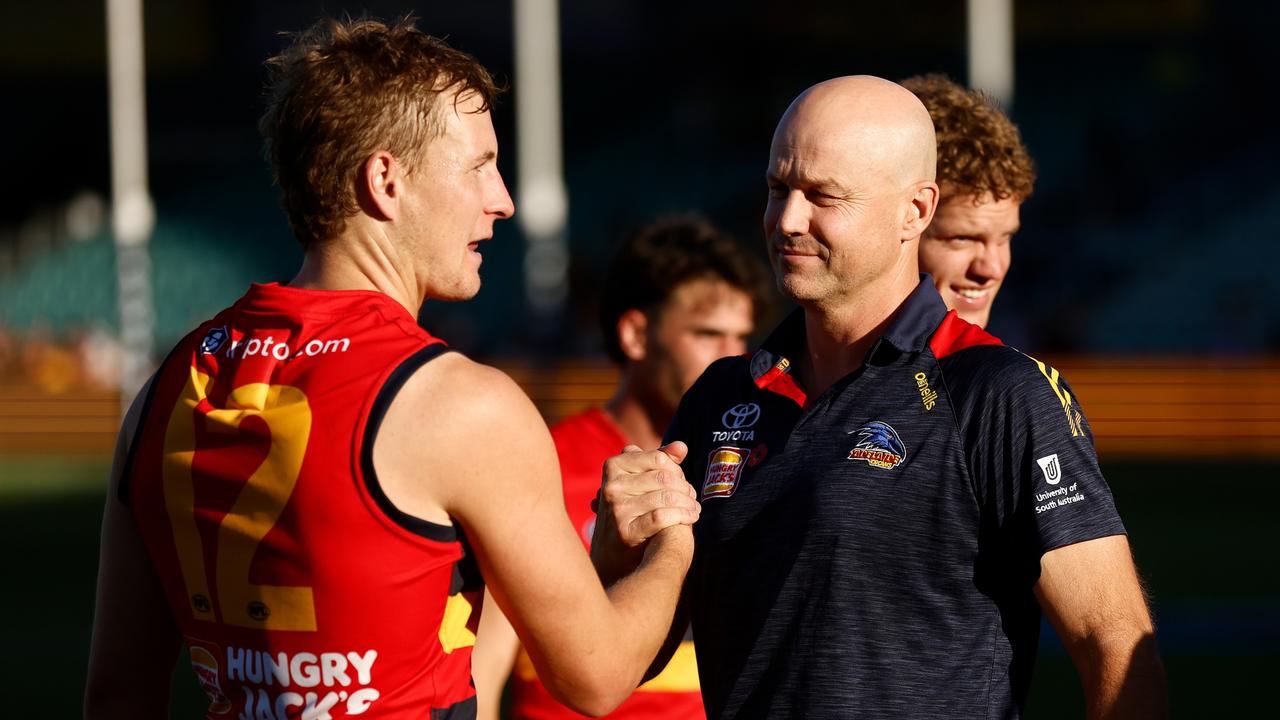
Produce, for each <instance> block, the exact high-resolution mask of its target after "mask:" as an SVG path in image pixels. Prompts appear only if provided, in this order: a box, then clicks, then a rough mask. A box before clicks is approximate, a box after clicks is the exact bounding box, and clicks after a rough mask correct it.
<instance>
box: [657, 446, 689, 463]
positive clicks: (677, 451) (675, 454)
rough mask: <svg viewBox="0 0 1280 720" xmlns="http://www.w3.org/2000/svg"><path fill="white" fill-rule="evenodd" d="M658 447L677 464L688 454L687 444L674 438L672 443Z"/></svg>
mask: <svg viewBox="0 0 1280 720" xmlns="http://www.w3.org/2000/svg"><path fill="white" fill-rule="evenodd" d="M658 449H659V450H661V451H662V452H664V453H666V454H667V457H669V458H671V459H672V460H673V461H675V463H676V464H677V465H679V464H680V463H682V462H684V458H685V456H686V455H688V454H689V446H688V445H685V444H684V443H682V442H680V441H679V440H676V441H675V442H673V443H668V444H666V445H663V446H662V447H660V448H658Z"/></svg>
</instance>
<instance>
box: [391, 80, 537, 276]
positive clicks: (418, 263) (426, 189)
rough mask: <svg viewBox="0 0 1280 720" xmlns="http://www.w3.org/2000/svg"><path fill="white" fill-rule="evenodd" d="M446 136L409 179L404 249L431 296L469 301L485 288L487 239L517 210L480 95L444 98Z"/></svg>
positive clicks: (431, 146) (434, 144)
mask: <svg viewBox="0 0 1280 720" xmlns="http://www.w3.org/2000/svg"><path fill="white" fill-rule="evenodd" d="M438 102H439V103H440V114H441V117H440V120H441V126H442V128H443V132H442V134H441V135H440V136H439V137H437V138H435V139H434V140H432V141H431V143H430V144H429V145H428V146H427V148H426V150H425V152H424V153H423V155H422V157H421V158H420V159H419V160H418V162H417V163H416V167H415V169H414V171H413V172H411V173H409V174H408V175H407V176H405V178H404V179H403V181H402V182H403V183H404V186H405V194H404V200H403V202H404V210H405V216H404V222H403V227H402V229H401V237H402V238H403V244H402V247H404V248H405V250H406V252H408V253H409V254H410V255H411V257H412V261H413V267H414V273H415V275H416V282H417V283H418V287H420V288H422V289H423V290H424V292H425V296H426V297H428V298H433V299H440V300H465V299H468V298H470V297H473V296H474V295H475V294H476V293H477V292H479V290H480V263H481V257H480V252H479V245H480V243H481V242H483V241H485V240H488V239H489V238H491V237H493V224H494V222H496V221H497V220H500V219H504V218H509V217H511V216H512V215H513V214H514V213H515V206H514V204H513V203H512V201H511V195H510V194H509V193H508V192H507V187H506V185H505V184H504V183H503V181H502V176H501V175H500V174H499V173H498V164H497V162H498V140H497V137H496V136H495V135H494V132H493V121H492V120H491V119H490V117H489V113H488V111H483V112H477V110H478V109H479V107H480V106H481V100H480V98H479V97H478V96H477V95H475V94H470V95H464V96H463V97H462V98H461V99H457V98H456V96H449V97H441V98H440V99H439V100H438Z"/></svg>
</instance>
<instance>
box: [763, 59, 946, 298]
mask: <svg viewBox="0 0 1280 720" xmlns="http://www.w3.org/2000/svg"><path fill="white" fill-rule="evenodd" d="M934 147H935V146H934V137H933V125H932V123H931V121H930V120H929V115H928V113H927V112H926V111H925V109H924V107H923V106H922V105H920V103H919V101H918V100H916V99H915V97H914V96H912V95H911V94H910V93H908V92H906V91H905V90H903V89H902V88H900V87H898V86H897V85H894V84H892V83H888V82H886V81H883V80H879V79H878V78H867V77H850V78H837V79H835V80H830V81H827V82H825V83H821V84H819V85H816V86H814V87H813V88H810V89H809V90H807V91H805V93H803V94H802V95H801V96H800V97H799V98H797V99H796V101H795V102H794V103H792V106H791V107H790V108H788V110H787V113H786V114H785V115H784V116H783V119H782V122H781V123H779V125H778V129H777V131H776V132H775V133H774V136H773V143H772V145H771V147H770V150H769V167H768V170H767V173H766V180H767V182H768V186H769V201H768V205H767V206H766V207H765V212H764V235H765V239H766V243H767V248H768V252H769V260H770V263H771V264H772V265H773V270H774V273H775V276H776V279H777V282H778V289H779V290H781V291H782V293H783V294H785V295H786V296H787V297H789V298H791V299H792V300H795V301H796V302H798V303H800V304H801V305H802V306H807V307H815V308H825V309H828V310H834V309H836V308H841V307H851V304H852V305H857V304H859V303H862V302H868V301H869V300H868V298H870V301H875V300H876V298H878V297H879V296H881V295H884V294H885V293H884V292H882V291H883V290H885V289H886V288H887V287H888V286H889V285H890V284H892V283H896V282H898V281H899V279H900V277H905V276H908V275H909V276H910V277H911V278H912V280H911V282H914V277H915V263H916V257H915V255H916V250H915V248H914V247H910V248H909V251H908V248H907V247H906V246H907V244H908V243H910V242H913V241H914V240H915V239H916V238H917V237H919V232H920V230H921V229H923V224H924V223H927V222H928V218H929V216H931V214H932V212H933V203H934V198H935V197H936V191H937V186H936V185H935V184H934V183H933V182H932V178H933V166H934ZM913 218H914V219H913Z"/></svg>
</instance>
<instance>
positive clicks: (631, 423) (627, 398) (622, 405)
mask: <svg viewBox="0 0 1280 720" xmlns="http://www.w3.org/2000/svg"><path fill="white" fill-rule="evenodd" d="M659 404H660V403H658V402H657V401H646V400H645V399H644V393H642V392H640V391H639V389H638V388H637V387H636V383H635V381H634V380H633V379H632V378H630V377H629V376H628V375H627V373H626V371H623V376H622V382H620V383H619V384H618V389H617V390H616V391H614V393H613V397H612V398H610V399H609V402H607V403H605V406H604V409H605V412H606V413H607V414H608V415H609V417H610V419H612V420H613V422H614V424H615V425H617V426H618V429H619V430H621V431H622V434H623V435H625V436H626V438H627V442H630V443H633V444H635V445H639V446H640V447H641V448H644V449H645V450H653V449H655V448H657V447H658V446H659V445H661V444H662V435H663V433H665V432H666V431H667V425H669V424H670V423H671V417H672V414H671V413H670V412H663V411H662V410H660V409H659V408H658V405H659Z"/></svg>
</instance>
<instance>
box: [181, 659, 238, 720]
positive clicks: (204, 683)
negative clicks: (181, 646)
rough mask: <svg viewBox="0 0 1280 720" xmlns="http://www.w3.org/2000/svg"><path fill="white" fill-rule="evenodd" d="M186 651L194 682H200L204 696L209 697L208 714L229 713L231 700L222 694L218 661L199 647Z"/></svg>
mask: <svg viewBox="0 0 1280 720" xmlns="http://www.w3.org/2000/svg"><path fill="white" fill-rule="evenodd" d="M188 650H189V652H190V654H191V669H192V670H194V671H195V673H196V680H198V681H200V687H201V689H203V690H204V694H205V695H208V696H209V712H210V713H211V714H214V715H222V714H223V713H227V712H231V700H229V699H227V696H226V695H223V694H222V685H221V683H220V681H219V680H218V659H217V658H216V657H214V654H213V653H211V652H209V651H208V650H206V649H204V648H202V647H200V646H199V645H190V646H189V648H188Z"/></svg>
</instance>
